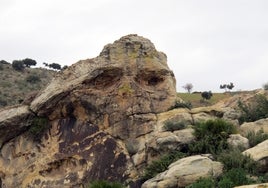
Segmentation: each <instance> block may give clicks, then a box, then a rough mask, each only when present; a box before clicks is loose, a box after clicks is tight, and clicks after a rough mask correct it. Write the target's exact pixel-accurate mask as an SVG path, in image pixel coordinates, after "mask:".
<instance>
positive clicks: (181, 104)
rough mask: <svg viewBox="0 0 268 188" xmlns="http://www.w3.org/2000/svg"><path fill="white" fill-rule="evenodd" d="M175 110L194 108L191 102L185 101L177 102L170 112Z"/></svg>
mask: <svg viewBox="0 0 268 188" xmlns="http://www.w3.org/2000/svg"><path fill="white" fill-rule="evenodd" d="M175 108H188V109H191V108H192V103H191V102H190V101H187V102H184V101H175V104H174V105H173V106H171V107H170V108H169V110H172V109H175Z"/></svg>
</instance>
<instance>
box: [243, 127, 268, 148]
mask: <svg viewBox="0 0 268 188" xmlns="http://www.w3.org/2000/svg"><path fill="white" fill-rule="evenodd" d="M246 137H247V139H248V141H249V146H250V147H254V146H256V145H257V144H259V143H261V142H263V141H265V140H267V139H268V134H266V133H264V132H263V130H259V131H258V132H254V131H252V132H249V133H248V134H247V136H246Z"/></svg>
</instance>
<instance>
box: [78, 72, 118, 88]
mask: <svg viewBox="0 0 268 188" xmlns="http://www.w3.org/2000/svg"><path fill="white" fill-rule="evenodd" d="M96 72H98V73H97V76H95V77H94V78H92V79H90V80H86V81H84V82H83V84H86V85H88V86H92V87H93V88H96V89H103V88H107V87H111V86H113V85H114V84H115V83H117V82H118V81H119V80H120V78H121V77H122V74H123V73H122V69H120V68H105V69H101V70H96Z"/></svg>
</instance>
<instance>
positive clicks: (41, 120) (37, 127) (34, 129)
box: [29, 117, 49, 140]
mask: <svg viewBox="0 0 268 188" xmlns="http://www.w3.org/2000/svg"><path fill="white" fill-rule="evenodd" d="M48 128H49V122H48V119H47V118H45V117H35V118H33V119H32V120H31V121H30V128H29V132H30V135H31V136H32V137H33V139H34V140H38V139H39V138H40V137H41V136H42V134H43V133H44V131H45V130H47V129H48Z"/></svg>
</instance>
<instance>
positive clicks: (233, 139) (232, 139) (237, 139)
mask: <svg viewBox="0 0 268 188" xmlns="http://www.w3.org/2000/svg"><path fill="white" fill-rule="evenodd" d="M227 142H228V143H229V144H230V145H231V146H233V147H242V148H244V149H248V148H249V141H248V139H247V138H245V137H243V136H241V135H240V134H231V135H230V136H229V138H228V139H227Z"/></svg>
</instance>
